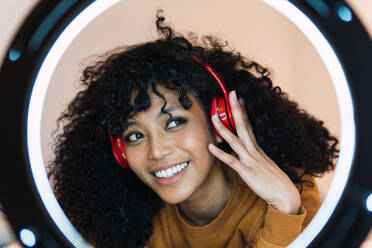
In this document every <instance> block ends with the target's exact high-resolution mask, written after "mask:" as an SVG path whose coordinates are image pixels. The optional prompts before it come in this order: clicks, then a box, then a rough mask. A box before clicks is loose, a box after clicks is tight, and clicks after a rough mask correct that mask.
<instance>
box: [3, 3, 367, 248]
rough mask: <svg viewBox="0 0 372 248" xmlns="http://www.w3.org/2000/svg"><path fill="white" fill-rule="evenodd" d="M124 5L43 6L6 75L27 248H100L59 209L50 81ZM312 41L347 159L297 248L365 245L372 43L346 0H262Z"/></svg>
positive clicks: (19, 215) (10, 195) (8, 148)
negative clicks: (45, 146)
mask: <svg viewBox="0 0 372 248" xmlns="http://www.w3.org/2000/svg"><path fill="white" fill-rule="evenodd" d="M119 1H120V0H96V1H93V0H90V1H88V0H86V1H82V0H60V1H48V0H43V1H40V3H39V4H38V5H37V6H36V7H35V8H34V10H33V11H32V12H31V13H30V15H29V16H28V17H27V18H26V20H25V22H24V23H23V25H22V26H21V28H20V30H19V31H18V33H17V35H16V36H15V38H14V40H13V42H12V43H11V45H10V47H9V49H8V56H7V57H6V58H5V59H4V61H3V64H2V67H1V72H0V81H1V84H0V87H1V89H0V94H1V97H0V108H1V113H2V116H3V121H2V122H1V124H0V125H1V130H2V132H1V137H2V142H1V152H2V160H3V163H2V166H1V167H0V197H1V198H0V200H1V202H2V205H3V208H4V211H5V213H6V215H7V217H8V219H9V221H10V223H11V226H12V228H13V230H14V231H15V233H16V235H17V236H18V238H19V239H20V241H21V242H22V244H23V245H24V246H25V247H91V246H90V245H89V244H88V243H87V242H86V241H85V240H84V239H83V238H82V237H81V235H80V234H79V233H78V232H77V231H76V229H75V228H74V227H73V226H72V224H71V223H70V222H69V220H68V219H67V217H66V216H65V214H64V213H63V211H62V209H61V207H60V206H59V204H58V202H57V200H56V198H55V196H54V194H53V191H52V188H51V186H50V184H49V181H48V178H47V174H46V171H45V168H44V164H45V163H44V161H43V158H42V150H41V135H40V131H41V118H42V108H43V102H44V99H45V95H46V92H47V88H48V84H49V81H50V79H51V77H52V74H53V72H54V70H55V68H56V66H57V64H58V61H59V59H60V58H61V57H62V55H63V54H64V52H65V50H66V49H67V48H68V46H69V45H70V43H71V42H72V40H73V39H74V37H76V36H77V35H78V33H79V32H80V31H81V30H82V29H84V27H85V26H86V25H87V24H88V23H89V22H90V21H92V20H93V19H94V18H95V17H97V16H98V15H100V14H101V13H103V12H104V11H105V10H106V9H108V8H110V7H112V6H113V5H115V4H116V3H118V2H119ZM262 1H263V2H265V3H266V4H268V5H269V6H271V7H273V8H275V9H276V10H277V11H279V12H280V13H282V14H283V15H285V16H286V17H287V18H288V19H289V20H290V21H292V22H293V23H294V24H295V25H296V26H297V27H298V28H299V29H300V30H301V31H302V32H303V34H304V35H305V36H306V37H307V38H308V39H309V40H310V41H311V43H312V44H313V46H314V47H315V49H316V50H317V52H318V53H319V55H320V57H321V58H322V60H323V62H324V64H325V66H326V68H327V70H328V72H329V75H330V77H331V79H332V81H333V84H334V88H335V92H336V95H337V99H338V104H339V110H340V114H341V116H340V118H341V138H340V139H341V143H340V157H339V161H338V164H337V169H336V171H335V175H334V179H333V181H332V184H331V186H330V188H329V191H328V193H327V195H326V197H325V199H324V201H323V204H322V205H321V208H320V209H319V211H318V213H317V214H316V216H315V217H314V219H313V220H312V221H311V223H310V224H309V225H308V227H307V228H306V229H305V230H304V231H303V232H302V233H301V235H300V236H299V237H298V238H297V239H296V240H295V241H294V242H293V243H292V244H291V245H290V247H306V246H309V247H359V244H360V243H361V242H362V241H363V239H364V237H365V236H366V235H367V233H368V231H369V230H370V228H371V225H372V180H371V176H372V167H371V164H372V159H371V154H370V150H371V148H370V147H371V146H372V130H371V127H372V112H371V111H370V107H371V106H372V100H371V97H370V96H369V95H370V92H372V84H371V79H370V77H371V74H372V62H371V61H372V60H371V58H372V42H371V39H370V37H369V36H368V34H367V32H366V31H365V29H364V28H363V26H362V25H361V23H360V21H359V20H358V18H357V16H356V15H355V14H354V12H353V11H352V10H351V9H350V8H349V6H348V5H347V4H346V3H345V2H344V1H330V0H329V1H328V0H290V1H286V0H280V1H278V0H262Z"/></svg>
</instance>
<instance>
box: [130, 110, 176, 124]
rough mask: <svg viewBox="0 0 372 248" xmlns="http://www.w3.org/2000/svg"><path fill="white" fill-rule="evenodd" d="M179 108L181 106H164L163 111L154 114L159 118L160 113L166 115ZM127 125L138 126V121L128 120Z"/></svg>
mask: <svg viewBox="0 0 372 248" xmlns="http://www.w3.org/2000/svg"><path fill="white" fill-rule="evenodd" d="M180 109H181V107H180V106H179V105H170V106H168V107H165V108H164V109H163V112H162V111H160V112H159V113H158V115H157V116H156V118H159V117H160V116H162V115H167V114H168V113H169V112H173V111H176V110H180ZM127 125H128V127H130V126H138V123H137V122H136V121H130V122H129V121H128V123H127Z"/></svg>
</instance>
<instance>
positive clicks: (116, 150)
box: [110, 136, 130, 170]
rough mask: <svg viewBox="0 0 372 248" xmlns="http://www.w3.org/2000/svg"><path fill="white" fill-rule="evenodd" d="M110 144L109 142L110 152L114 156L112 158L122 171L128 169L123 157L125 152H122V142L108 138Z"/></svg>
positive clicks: (119, 139)
mask: <svg viewBox="0 0 372 248" xmlns="http://www.w3.org/2000/svg"><path fill="white" fill-rule="evenodd" d="M110 142H111V150H112V154H113V155H114V158H115V160H116V162H118V164H119V165H120V166H121V167H122V168H123V169H126V170H128V169H130V167H129V164H128V161H127V159H126V156H125V150H124V142H123V141H122V140H121V138H119V137H116V138H114V137H112V136H110Z"/></svg>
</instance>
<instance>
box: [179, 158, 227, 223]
mask: <svg viewBox="0 0 372 248" xmlns="http://www.w3.org/2000/svg"><path fill="white" fill-rule="evenodd" d="M233 183H234V175H233V172H232V169H231V168H229V167H227V166H226V167H225V166H224V165H220V164H217V165H216V166H214V167H213V169H212V170H211V171H210V173H209V175H208V178H207V180H205V182H204V184H202V185H201V186H200V188H199V190H198V191H196V192H195V193H194V194H193V195H192V196H191V197H190V198H189V199H187V200H186V201H184V202H182V203H180V204H178V209H179V212H180V214H181V216H182V217H183V219H184V220H185V221H186V222H187V223H188V224H190V225H192V226H203V225H206V224H208V223H210V222H211V221H213V220H214V219H215V218H216V217H217V215H218V214H219V213H220V212H221V211H222V209H223V208H224V207H225V205H226V203H227V201H228V200H229V198H230V196H231V193H232V188H233Z"/></svg>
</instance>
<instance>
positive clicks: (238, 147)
mask: <svg viewBox="0 0 372 248" xmlns="http://www.w3.org/2000/svg"><path fill="white" fill-rule="evenodd" d="M212 123H213V125H214V127H215V128H216V130H217V131H218V133H219V134H220V135H221V137H222V138H223V139H224V140H225V141H226V142H227V143H228V144H229V145H230V147H231V148H232V149H233V150H234V152H235V153H236V154H238V156H239V158H240V159H247V158H248V157H249V154H248V151H247V149H246V148H245V146H244V144H243V143H242V142H241V140H240V139H239V138H238V137H237V136H236V135H235V134H233V133H232V132H231V131H230V130H229V129H228V128H227V127H225V126H224V125H223V124H222V122H221V121H220V120H219V119H218V117H217V116H216V115H213V116H212Z"/></svg>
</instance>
